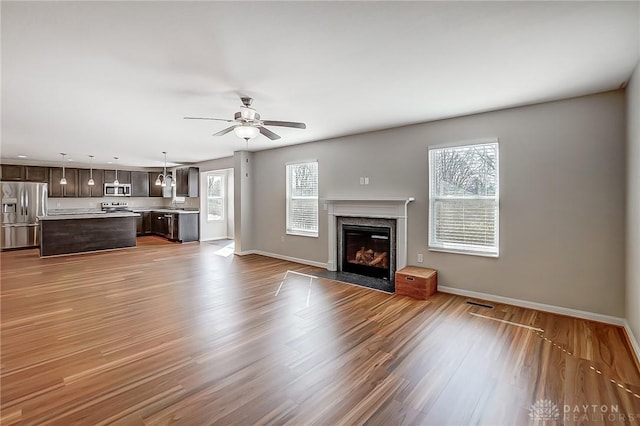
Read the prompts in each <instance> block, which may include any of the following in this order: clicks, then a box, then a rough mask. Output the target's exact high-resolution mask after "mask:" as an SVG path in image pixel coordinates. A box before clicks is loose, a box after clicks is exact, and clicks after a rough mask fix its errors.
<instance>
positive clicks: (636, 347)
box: [624, 320, 640, 364]
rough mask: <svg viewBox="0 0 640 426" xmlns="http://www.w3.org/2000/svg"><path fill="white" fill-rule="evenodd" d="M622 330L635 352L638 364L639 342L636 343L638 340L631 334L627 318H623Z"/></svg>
mask: <svg viewBox="0 0 640 426" xmlns="http://www.w3.org/2000/svg"><path fill="white" fill-rule="evenodd" d="M624 331H625V332H626V333H627V338H628V339H629V342H631V349H633V350H634V351H635V353H636V362H637V363H638V364H640V343H638V340H637V339H636V336H635V335H634V334H633V331H632V330H631V326H630V325H629V322H628V321H627V320H624Z"/></svg>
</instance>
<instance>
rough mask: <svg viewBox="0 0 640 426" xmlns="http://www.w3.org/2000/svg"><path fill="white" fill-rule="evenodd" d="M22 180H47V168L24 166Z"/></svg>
mask: <svg viewBox="0 0 640 426" xmlns="http://www.w3.org/2000/svg"><path fill="white" fill-rule="evenodd" d="M24 180H25V181H27V182H49V168H48V167H40V166H24Z"/></svg>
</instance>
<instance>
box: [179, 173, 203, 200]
mask: <svg viewBox="0 0 640 426" xmlns="http://www.w3.org/2000/svg"><path fill="white" fill-rule="evenodd" d="M175 175H176V196H178V197H198V196H199V193H198V189H199V188H198V187H199V185H198V181H199V179H200V169H198V168H197V167H181V168H179V169H176V173H175Z"/></svg>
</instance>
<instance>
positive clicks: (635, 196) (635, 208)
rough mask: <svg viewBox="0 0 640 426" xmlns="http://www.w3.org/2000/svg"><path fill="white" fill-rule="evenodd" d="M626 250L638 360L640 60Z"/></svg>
mask: <svg viewBox="0 0 640 426" xmlns="http://www.w3.org/2000/svg"><path fill="white" fill-rule="evenodd" d="M626 234H627V247H626V248H627V253H626V293H625V298H626V302H625V305H626V306H625V313H626V317H627V326H626V327H625V329H626V331H627V333H628V334H630V335H629V339H630V340H631V342H632V345H633V346H634V350H635V351H636V357H637V359H638V360H639V362H640V346H639V345H638V342H640V263H639V262H638V259H640V63H638V64H637V65H636V68H635V70H634V71H633V73H632V74H631V79H630V80H629V85H628V86H627V232H626Z"/></svg>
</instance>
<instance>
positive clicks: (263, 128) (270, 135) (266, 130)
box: [258, 126, 280, 141]
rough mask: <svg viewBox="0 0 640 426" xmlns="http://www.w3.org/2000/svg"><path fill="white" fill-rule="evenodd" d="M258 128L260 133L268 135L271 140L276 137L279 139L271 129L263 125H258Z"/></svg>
mask: <svg viewBox="0 0 640 426" xmlns="http://www.w3.org/2000/svg"><path fill="white" fill-rule="evenodd" d="M258 130H260V133H262V134H263V135H265V136H266V137H268V138H269V139H271V140H272V141H273V140H276V139H280V136H279V135H276V134H275V133H273V132H272V131H271V130H269V129H267V128H265V127H262V126H258Z"/></svg>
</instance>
